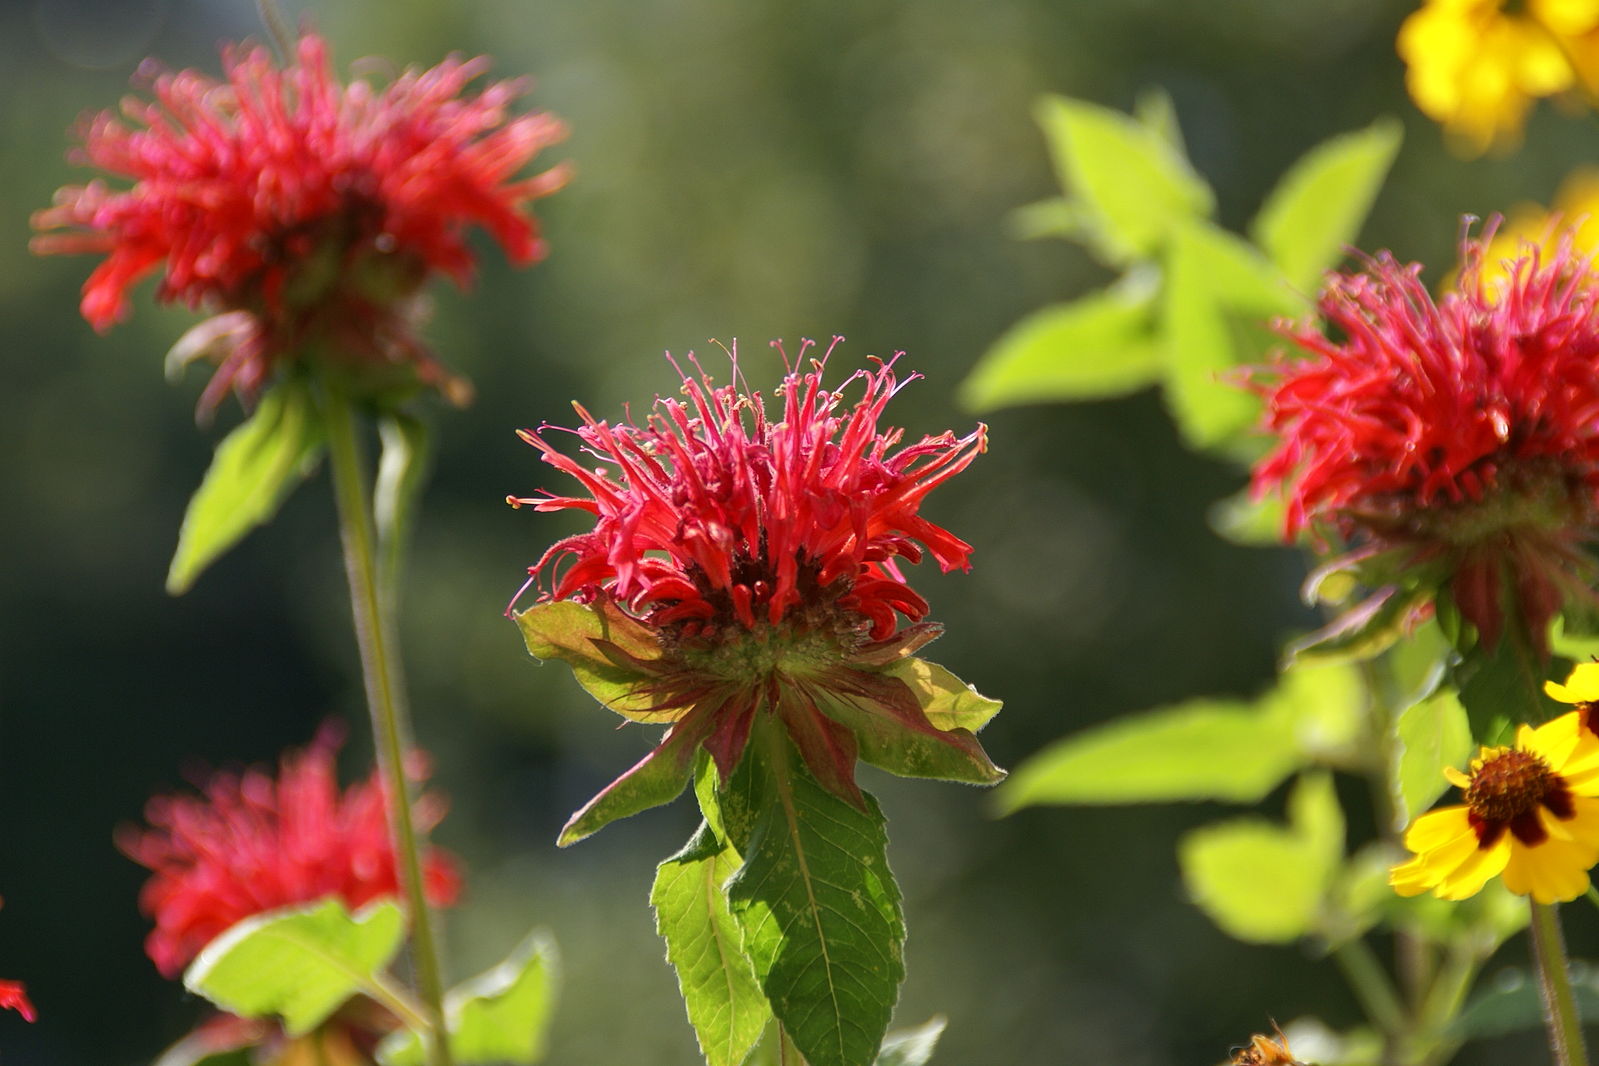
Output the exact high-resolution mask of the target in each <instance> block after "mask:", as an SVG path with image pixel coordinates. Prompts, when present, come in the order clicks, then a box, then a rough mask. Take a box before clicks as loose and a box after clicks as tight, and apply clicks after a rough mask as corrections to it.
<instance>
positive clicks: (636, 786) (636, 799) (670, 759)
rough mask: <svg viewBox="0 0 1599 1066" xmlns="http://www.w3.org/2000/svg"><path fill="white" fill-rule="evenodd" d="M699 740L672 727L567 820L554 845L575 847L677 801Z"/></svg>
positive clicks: (691, 770)
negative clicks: (611, 827) (619, 822)
mask: <svg viewBox="0 0 1599 1066" xmlns="http://www.w3.org/2000/svg"><path fill="white" fill-rule="evenodd" d="M700 740H701V735H700V734H697V733H685V732H683V731H682V730H680V729H679V728H677V727H676V726H674V727H673V728H672V731H671V732H670V733H668V734H667V737H666V739H665V740H663V741H661V743H660V744H658V745H656V747H655V749H654V750H653V751H651V752H650V753H649V754H648V755H646V756H644V758H642V759H640V760H639V761H638V762H637V763H635V764H633V766H632V767H630V768H629V769H628V771H627V772H626V773H624V774H623V775H622V776H621V777H618V778H617V779H616V780H615V781H612V782H611V783H610V784H609V785H606V786H605V788H604V789H602V790H601V791H600V793H599V795H597V796H595V797H594V798H593V799H591V800H589V801H588V802H587V803H585V804H584V805H583V806H582V808H581V809H579V810H578V811H577V813H576V814H573V815H572V817H570V818H568V819H567V821H566V825H564V826H562V827H561V835H560V836H559V837H558V838H557V839H556V841H555V843H556V845H557V846H559V847H563V848H564V847H567V846H568V845H570V844H576V843H577V842H578V841H579V840H582V839H583V838H584V837H587V836H592V835H593V834H595V833H597V832H599V831H600V830H601V829H604V828H605V827H606V826H608V825H610V824H611V823H612V822H614V821H617V820H619V819H622V818H630V817H632V816H633V815H635V814H638V813H639V812H641V811H647V810H649V809H650V808H652V807H659V806H661V805H663V804H666V803H671V802H672V801H673V800H675V799H677V797H678V796H680V795H682V793H683V790H684V789H685V788H687V787H688V782H689V778H690V776H692V774H693V772H694V753H695V751H696V750H697V749H698V747H699V743H700Z"/></svg>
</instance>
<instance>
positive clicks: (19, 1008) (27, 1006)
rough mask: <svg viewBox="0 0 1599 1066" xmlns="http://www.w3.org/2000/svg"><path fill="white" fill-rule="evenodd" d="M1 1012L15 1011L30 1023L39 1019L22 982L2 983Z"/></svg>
mask: <svg viewBox="0 0 1599 1066" xmlns="http://www.w3.org/2000/svg"><path fill="white" fill-rule="evenodd" d="M0 1010H14V1011H16V1012H17V1013H18V1014H20V1015H22V1017H23V1019H24V1020H26V1021H30V1022H31V1021H34V1020H35V1019H37V1018H38V1015H37V1014H35V1013H34V1010H33V1004H32V1003H30V1002H28V990H27V989H25V988H23V987H22V983H21V982H20V981H0Z"/></svg>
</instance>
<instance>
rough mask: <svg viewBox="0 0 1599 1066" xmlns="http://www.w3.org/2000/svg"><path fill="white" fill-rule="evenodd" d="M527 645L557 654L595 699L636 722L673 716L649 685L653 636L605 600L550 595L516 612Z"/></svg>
mask: <svg viewBox="0 0 1599 1066" xmlns="http://www.w3.org/2000/svg"><path fill="white" fill-rule="evenodd" d="M515 618H516V624H517V627H518V628H520V629H521V631H522V640H523V642H524V643H526V645H527V650H528V652H529V653H531V654H532V655H533V656H534V658H537V659H560V660H561V661H563V662H565V663H566V664H567V665H568V666H570V667H571V668H572V674H573V675H574V676H575V677H576V678H577V681H578V684H580V685H582V686H583V687H584V689H586V690H587V691H588V693H589V695H591V696H593V697H594V698H595V699H597V700H599V701H600V703H602V704H604V705H605V706H606V707H608V708H610V709H611V710H613V711H615V712H616V713H617V714H620V715H624V716H625V717H628V718H631V719H633V720H634V721H637V722H670V721H672V720H673V719H674V718H675V717H676V715H674V714H672V713H671V709H668V708H662V707H661V706H660V697H659V696H658V695H656V694H655V693H654V692H652V691H649V690H648V686H649V683H650V682H651V681H652V680H654V675H653V674H652V673H651V672H650V663H651V662H652V661H653V660H655V659H658V658H660V655H661V648H660V643H659V642H658V641H657V640H656V638H655V635H654V634H653V633H652V632H651V631H650V630H649V629H647V628H645V627H644V626H643V625H642V624H640V623H639V622H638V621H637V620H636V619H634V618H632V617H630V616H629V615H628V614H627V612H626V611H623V610H622V609H621V608H619V607H617V606H616V604H615V603H613V602H612V601H611V600H609V599H602V600H599V601H597V602H595V603H592V604H583V603H573V602H572V601H571V600H555V601H553V602H550V603H540V604H535V605H534V606H532V607H529V608H528V609H527V610H525V611H520V612H518V613H517V614H516V615H515Z"/></svg>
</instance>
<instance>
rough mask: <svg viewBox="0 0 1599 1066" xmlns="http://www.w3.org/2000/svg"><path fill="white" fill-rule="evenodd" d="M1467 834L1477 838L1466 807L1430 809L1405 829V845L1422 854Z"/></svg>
mask: <svg viewBox="0 0 1599 1066" xmlns="http://www.w3.org/2000/svg"><path fill="white" fill-rule="evenodd" d="M1467 836H1469V837H1471V838H1472V839H1475V838H1476V836H1477V834H1476V832H1475V830H1473V829H1472V828H1471V821H1470V820H1469V819H1468V818H1467V817H1466V808H1464V807H1440V808H1439V809H1438V810H1436V811H1428V812H1427V813H1426V814H1424V815H1422V816H1421V817H1420V818H1417V819H1416V820H1415V821H1414V822H1412V823H1411V824H1410V828H1409V829H1407V830H1405V847H1407V848H1409V849H1410V850H1411V851H1414V852H1416V853H1417V854H1421V853H1423V852H1428V851H1435V850H1437V849H1438V848H1440V847H1444V846H1445V845H1447V844H1449V843H1450V842H1452V841H1454V840H1456V839H1459V838H1461V837H1467Z"/></svg>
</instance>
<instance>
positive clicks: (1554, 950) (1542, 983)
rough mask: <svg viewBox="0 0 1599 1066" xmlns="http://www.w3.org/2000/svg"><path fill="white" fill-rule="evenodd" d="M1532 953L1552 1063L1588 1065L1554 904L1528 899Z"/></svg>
mask: <svg viewBox="0 0 1599 1066" xmlns="http://www.w3.org/2000/svg"><path fill="white" fill-rule="evenodd" d="M1531 931H1532V949H1533V950H1532V954H1533V960H1534V962H1535V964H1536V966H1537V969H1538V990H1539V991H1540V992H1541V993H1542V994H1543V1008H1544V1023H1545V1024H1546V1025H1547V1026H1548V1028H1549V1048H1550V1050H1551V1051H1552V1052H1553V1053H1554V1060H1555V1064H1556V1066H1588V1052H1587V1049H1586V1048H1584V1047H1583V1042H1582V1019H1581V1018H1580V1017H1579V1016H1578V1014H1577V1000H1576V997H1575V996H1574V995H1573V994H1572V991H1571V975H1570V973H1569V972H1568V969H1567V966H1566V945H1565V940H1564V938H1563V937H1562V936H1561V935H1560V919H1559V917H1558V915H1557V914H1556V913H1555V908H1554V905H1552V904H1545V903H1539V902H1537V901H1536V900H1533V901H1532V928H1531Z"/></svg>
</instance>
